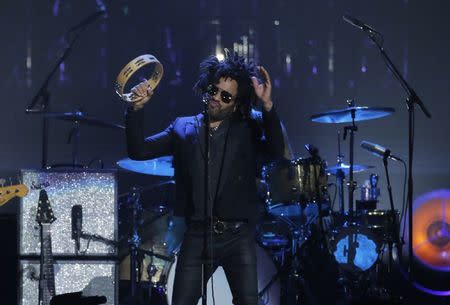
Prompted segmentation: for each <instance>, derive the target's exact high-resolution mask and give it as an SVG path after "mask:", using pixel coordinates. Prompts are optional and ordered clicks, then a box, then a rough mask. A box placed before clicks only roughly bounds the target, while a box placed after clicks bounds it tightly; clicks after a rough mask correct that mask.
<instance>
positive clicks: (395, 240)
mask: <svg viewBox="0 0 450 305" xmlns="http://www.w3.org/2000/svg"><path fill="white" fill-rule="evenodd" d="M390 153H391V152H390V151H389V149H387V150H386V152H385V153H384V156H383V164H384V171H385V173H386V181H387V189H388V193H389V203H390V206H391V215H390V217H392V230H391V236H390V237H389V238H388V247H389V263H388V273H389V274H391V272H392V265H393V257H392V250H393V247H392V245H393V243H395V244H397V247H398V246H399V236H398V234H397V233H398V231H397V220H396V217H395V216H396V215H395V209H394V200H393V198H392V187H391V180H390V178H389V170H388V158H389V155H390Z"/></svg>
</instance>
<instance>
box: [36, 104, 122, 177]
mask: <svg viewBox="0 0 450 305" xmlns="http://www.w3.org/2000/svg"><path fill="white" fill-rule="evenodd" d="M43 116H44V119H46V120H47V119H55V120H61V121H69V122H72V123H73V127H72V129H71V131H70V132H69V136H68V139H67V143H72V163H70V164H65V163H64V164H52V165H49V166H46V169H50V168H55V167H74V168H87V167H88V166H86V165H83V164H80V163H78V155H79V142H80V125H87V126H95V127H103V128H111V129H121V130H124V129H125V127H124V126H122V125H119V124H115V123H111V122H107V121H104V120H101V119H98V118H95V117H90V116H87V115H86V114H85V113H84V112H83V111H81V110H76V111H74V112H45V113H43Z"/></svg>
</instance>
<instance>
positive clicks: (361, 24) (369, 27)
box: [342, 15, 381, 35]
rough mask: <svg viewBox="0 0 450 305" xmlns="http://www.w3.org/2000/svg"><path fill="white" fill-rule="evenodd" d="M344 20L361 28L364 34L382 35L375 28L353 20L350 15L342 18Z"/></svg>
mask: <svg viewBox="0 0 450 305" xmlns="http://www.w3.org/2000/svg"><path fill="white" fill-rule="evenodd" d="M342 19H344V21H346V22H348V23H350V24H351V25H353V26H355V27H357V28H359V29H360V30H363V31H364V32H371V33H375V34H379V35H381V34H380V33H379V32H377V31H376V30H375V29H374V28H372V27H371V26H370V25H367V24H365V23H364V22H362V21H361V20H358V19H356V18H353V17H352V16H350V15H344V16H342Z"/></svg>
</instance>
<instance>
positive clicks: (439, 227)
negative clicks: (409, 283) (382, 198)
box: [401, 189, 450, 296]
mask: <svg viewBox="0 0 450 305" xmlns="http://www.w3.org/2000/svg"><path fill="white" fill-rule="evenodd" d="M405 217H406V219H404V220H406V221H404V222H403V223H402V224H404V226H403V228H402V229H401V232H403V230H405V232H407V231H408V229H407V228H408V221H407V219H408V218H407V217H408V215H407V214H405ZM412 233H413V240H412V243H413V254H414V261H413V262H414V265H413V280H414V283H413V285H414V286H415V287H416V288H418V289H420V290H421V291H424V292H426V293H429V294H433V295H438V296H448V295H450V190H445V189H442V190H435V191H432V192H429V193H426V194H424V195H422V196H420V197H418V198H417V199H416V200H414V203H413V232H412ZM405 242H406V245H405V247H403V257H404V258H406V259H407V257H408V253H407V249H408V247H407V245H408V244H409V237H408V236H407V234H406V236H405Z"/></svg>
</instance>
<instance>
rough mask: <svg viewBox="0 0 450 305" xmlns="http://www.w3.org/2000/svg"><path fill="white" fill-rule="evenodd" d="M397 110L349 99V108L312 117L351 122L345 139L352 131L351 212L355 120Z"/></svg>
mask: <svg viewBox="0 0 450 305" xmlns="http://www.w3.org/2000/svg"><path fill="white" fill-rule="evenodd" d="M394 111H395V110H394V109H393V108H389V107H367V106H355V102H354V100H347V108H344V109H341V110H333V111H329V112H325V113H319V114H315V115H312V116H311V117H310V119H311V121H313V122H318V123H332V124H334V123H351V125H349V126H344V136H343V139H344V140H345V139H346V138H347V133H350V144H349V145H350V166H349V184H348V189H349V208H348V210H349V213H350V214H353V192H354V190H355V184H354V181H353V173H354V165H355V164H354V162H353V161H354V160H353V157H354V133H355V132H356V131H357V130H358V128H357V126H356V124H355V122H358V121H365V120H372V119H377V118H382V117H385V116H388V115H391V114H392V113H393V112H394Z"/></svg>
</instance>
